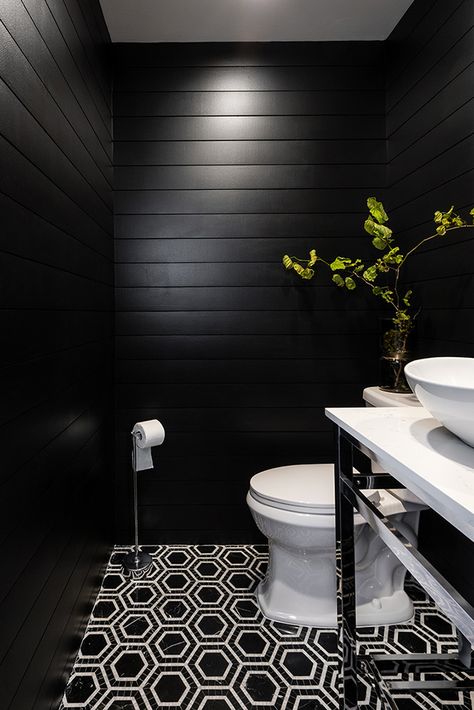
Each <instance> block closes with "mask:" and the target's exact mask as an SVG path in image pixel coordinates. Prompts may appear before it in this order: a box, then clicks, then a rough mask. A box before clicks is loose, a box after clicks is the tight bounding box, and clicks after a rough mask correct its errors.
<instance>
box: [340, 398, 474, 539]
mask: <svg viewBox="0 0 474 710" xmlns="http://www.w3.org/2000/svg"><path fill="white" fill-rule="evenodd" d="M326 416H327V417H329V419H331V420H332V421H333V422H334V423H335V424H337V425H338V426H339V427H341V428H342V429H344V431H346V432H347V433H349V434H351V435H352V436H353V437H354V438H355V439H357V440H358V441H359V442H360V443H361V444H364V445H365V446H366V447H367V448H368V449H370V451H372V452H373V453H374V454H375V457H376V458H375V460H376V461H377V462H378V463H379V464H381V465H382V467H383V468H384V469H385V470H386V471H387V472H388V473H390V474H392V475H393V476H394V477H395V478H396V479H397V480H398V481H400V483H402V484H403V486H405V487H406V488H408V489H409V490H411V491H413V493H415V494H416V495H417V496H418V497H419V498H421V500H423V501H424V502H425V503H426V504H427V505H429V506H430V508H432V509H433V510H435V511H436V512H437V513H439V514H440V515H442V516H443V518H445V519H446V520H447V521H448V522H450V523H451V524H452V525H454V527H456V528H457V529H458V530H460V531H461V532H462V533H464V535H466V536H467V537H468V538H469V539H470V540H472V541H474V448H471V447H470V446H468V445H467V444H464V443H463V442H462V441H461V440H460V439H458V438H457V437H456V436H454V434H451V433H450V432H449V431H448V430H447V429H445V428H444V427H443V426H442V425H441V424H440V423H439V422H438V421H437V420H436V419H433V418H432V416H431V415H430V413H429V412H427V411H426V409H424V408H423V407H380V408H366V407H360V408H359V407H351V408H334V407H331V408H329V409H326Z"/></svg>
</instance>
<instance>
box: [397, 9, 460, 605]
mask: <svg viewBox="0 0 474 710" xmlns="http://www.w3.org/2000/svg"><path fill="white" fill-rule="evenodd" d="M473 24H474V3H473V2H472V0H462V1H459V0H456V2H450V3H446V2H443V0H437V1H436V2H428V1H425V0H416V1H415V2H414V4H413V5H412V6H411V8H410V10H409V11H408V12H407V14H406V15H405V17H404V18H403V19H402V20H401V22H400V23H399V25H398V26H397V27H396V28H395V30H394V32H393V34H392V35H391V37H390V38H389V40H388V41H387V43H386V44H387V116H386V122H387V138H388V140H387V149H388V166H387V168H388V175H387V177H388V186H387V188H388V200H387V202H388V208H389V211H390V214H391V218H392V224H393V227H394V228H395V229H397V231H399V233H400V241H401V243H402V244H403V245H404V246H405V245H406V246H408V245H410V246H412V245H414V244H416V243H417V241H418V240H419V239H420V238H422V237H425V236H428V235H429V234H431V233H433V231H434V229H433V223H432V215H433V213H434V211H435V210H437V209H440V210H447V209H449V207H450V206H451V205H452V204H454V205H455V206H456V208H458V209H459V211H460V212H462V213H463V214H464V216H466V212H467V211H468V210H469V209H470V208H471V207H472V206H473V204H474V199H473V198H474V189H473V187H474V181H473V172H472V166H473V158H474V144H473V139H472V128H473V125H474V102H473V88H474V74H473V64H472V60H473V58H474V41H473V34H472V29H473ZM473 264H474V239H473V234H472V232H457V233H455V234H451V235H448V236H446V237H445V238H440V239H439V240H436V241H434V242H431V243H430V244H429V245H428V246H427V248H426V249H425V250H423V252H421V253H419V254H417V255H416V256H414V257H413V258H412V260H411V261H410V265H409V269H408V273H407V278H408V279H409V280H410V282H411V283H412V285H413V289H414V291H415V294H416V297H417V298H418V300H419V303H420V304H421V306H422V310H421V313H420V315H419V318H418V323H417V327H416V333H415V337H414V339H413V347H414V355H416V356H419V357H431V356H437V355H463V356H469V357H472V355H473V348H474V310H473V309H474V269H473ZM407 266H408V264H407ZM420 545H421V546H422V548H423V549H424V551H425V552H427V553H428V555H429V556H431V557H432V558H433V559H434V561H435V563H436V565H437V566H438V568H440V569H441V570H442V571H443V572H444V573H445V574H446V575H447V576H448V578H450V580H451V581H452V582H453V583H454V584H455V586H457V587H459V588H460V589H461V590H462V591H463V592H464V593H465V594H466V595H467V597H468V598H470V600H471V603H472V599H473V596H472V569H473V566H474V558H473V553H472V545H469V544H466V542H465V540H463V536H462V535H460V534H459V533H456V531H454V529H452V528H450V527H449V526H448V525H447V523H444V522H443V521H442V520H441V519H440V518H439V517H438V516H435V515H434V514H432V515H430V516H427V517H426V519H424V520H422V524H421V532H420Z"/></svg>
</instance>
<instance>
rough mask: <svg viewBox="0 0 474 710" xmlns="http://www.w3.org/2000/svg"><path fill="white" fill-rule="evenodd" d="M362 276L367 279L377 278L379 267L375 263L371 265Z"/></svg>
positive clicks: (373, 279)
mask: <svg viewBox="0 0 474 710" xmlns="http://www.w3.org/2000/svg"><path fill="white" fill-rule="evenodd" d="M362 277H363V278H364V279H365V280H366V281H375V279H376V278H377V267H376V266H375V265H374V266H369V268H368V269H366V270H365V271H364V273H363V274H362Z"/></svg>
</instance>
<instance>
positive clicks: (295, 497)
mask: <svg viewBox="0 0 474 710" xmlns="http://www.w3.org/2000/svg"><path fill="white" fill-rule="evenodd" d="M250 491H251V494H252V495H253V496H254V498H256V499H257V500H260V502H262V503H264V504H267V505H274V506H276V507H280V506H281V507H285V508H286V509H293V510H295V509H296V510H301V511H307V512H308V513H317V514H319V515H334V510H335V508H334V466H333V464H298V465H295V466H279V467H278V468H269V469H268V470H267V471H261V472H260V473H257V474H256V475H255V476H253V477H252V478H251V479H250Z"/></svg>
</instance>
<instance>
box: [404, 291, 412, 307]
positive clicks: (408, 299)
mask: <svg viewBox="0 0 474 710" xmlns="http://www.w3.org/2000/svg"><path fill="white" fill-rule="evenodd" d="M412 293H413V291H412V289H411V288H410V289H408V291H407V292H406V294H405V295H404V296H403V303H404V304H405V306H407V307H409V306H410V297H411V295H412Z"/></svg>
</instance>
